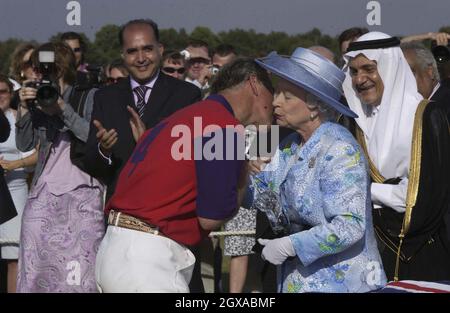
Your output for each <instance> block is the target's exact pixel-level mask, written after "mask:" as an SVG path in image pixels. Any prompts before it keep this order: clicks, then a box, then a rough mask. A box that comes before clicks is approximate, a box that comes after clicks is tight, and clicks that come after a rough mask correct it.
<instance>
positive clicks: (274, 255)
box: [258, 236, 297, 265]
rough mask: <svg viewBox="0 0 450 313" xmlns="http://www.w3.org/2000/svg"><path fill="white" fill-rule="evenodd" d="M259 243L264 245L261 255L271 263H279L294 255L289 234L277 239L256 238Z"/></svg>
mask: <svg viewBox="0 0 450 313" xmlns="http://www.w3.org/2000/svg"><path fill="white" fill-rule="evenodd" d="M258 242H259V244H260V245H262V246H264V249H263V250H262V253H261V257H262V258H263V260H265V261H269V262H270V263H272V264H275V265H280V264H282V263H283V262H284V261H285V260H286V259H287V258H288V257H291V256H296V255H297V254H296V253H295V249H294V246H293V245H292V241H291V239H290V238H289V236H286V237H281V238H277V239H272V240H269V239H261V238H260V239H258Z"/></svg>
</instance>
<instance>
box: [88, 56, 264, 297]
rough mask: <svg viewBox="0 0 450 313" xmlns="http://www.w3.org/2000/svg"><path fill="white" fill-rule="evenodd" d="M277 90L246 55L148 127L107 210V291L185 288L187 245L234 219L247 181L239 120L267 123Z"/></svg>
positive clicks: (101, 267) (102, 279)
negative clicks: (198, 97)
mask: <svg viewBox="0 0 450 313" xmlns="http://www.w3.org/2000/svg"><path fill="white" fill-rule="evenodd" d="M272 100H273V89H272V85H271V82H270V79H269V76H268V74H267V72H266V71H265V70H263V69H262V68H260V67H259V66H258V65H257V64H256V63H255V62H254V61H253V60H251V59H238V60H236V61H235V62H233V63H231V64H229V65H227V66H225V67H224V68H223V69H222V71H221V72H220V73H219V75H218V76H217V78H216V80H215V82H214V84H213V86H212V95H211V96H209V97H208V98H207V99H206V100H204V101H201V102H198V103H196V104H193V105H191V106H189V107H187V108H185V109H183V110H180V111H178V112H176V113H175V114H173V115H172V116H170V117H169V118H167V119H166V120H163V121H161V122H160V123H159V124H158V125H156V126H155V127H154V128H152V129H150V130H148V131H146V132H145V133H144V134H143V135H142V136H141V137H140V139H139V141H138V143H137V146H136V148H135V150H134V152H133V154H132V156H131V158H130V159H129V160H128V163H127V164H126V165H125V166H124V168H123V170H122V172H121V174H120V177H119V180H118V183H117V187H116V190H115V193H114V195H113V196H112V198H111V200H110V201H109V203H108V205H107V207H106V213H107V214H108V217H109V218H108V224H109V226H108V228H107V232H106V235H105V237H104V239H103V241H102V243H101V246H100V249H99V252H98V255H97V263H96V278H97V283H98V287H99V290H100V291H103V292H189V288H188V284H189V281H190V279H191V275H192V270H193V266H194V262H195V257H194V256H193V254H192V253H191V251H190V250H189V249H188V248H187V246H193V245H196V244H198V243H199V242H200V240H201V239H203V238H204V237H205V236H207V235H208V233H209V232H210V231H211V230H213V229H217V228H218V227H220V226H221V225H222V224H223V223H224V222H225V221H226V220H227V219H229V218H230V217H232V216H233V214H234V213H235V211H236V209H237V208H238V207H239V203H240V202H241V200H242V197H243V194H244V192H245V187H246V179H247V176H248V174H247V166H246V164H245V161H244V152H245V151H244V150H245V149H244V127H245V126H248V125H255V126H260V125H270V124H271V121H272V111H273V109H272Z"/></svg>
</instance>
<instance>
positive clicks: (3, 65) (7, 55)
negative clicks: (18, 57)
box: [0, 39, 23, 75]
mask: <svg viewBox="0 0 450 313" xmlns="http://www.w3.org/2000/svg"><path fill="white" fill-rule="evenodd" d="M22 42H23V41H22V40H19V39H8V40H6V41H2V42H0V73H2V74H5V75H8V74H9V65H10V64H11V57H12V54H13V52H14V49H16V47H17V46H18V45H19V44H21V43H22Z"/></svg>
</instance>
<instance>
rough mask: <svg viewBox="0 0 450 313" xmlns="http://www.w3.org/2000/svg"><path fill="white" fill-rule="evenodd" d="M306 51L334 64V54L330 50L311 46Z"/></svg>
mask: <svg viewBox="0 0 450 313" xmlns="http://www.w3.org/2000/svg"><path fill="white" fill-rule="evenodd" d="M308 49H309V50H312V51H314V52H316V53H318V54H320V55H321V56H323V57H324V58H327V59H328V60H330V61H331V62H333V63H334V53H333V51H331V50H330V49H328V48H325V47H322V46H311V47H309V48H308Z"/></svg>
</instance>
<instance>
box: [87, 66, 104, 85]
mask: <svg viewBox="0 0 450 313" xmlns="http://www.w3.org/2000/svg"><path fill="white" fill-rule="evenodd" d="M86 70H87V82H86V84H87V86H89V87H90V88H100V87H102V86H103V85H105V78H104V75H103V68H102V67H101V66H96V65H88V66H87V67H86Z"/></svg>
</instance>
